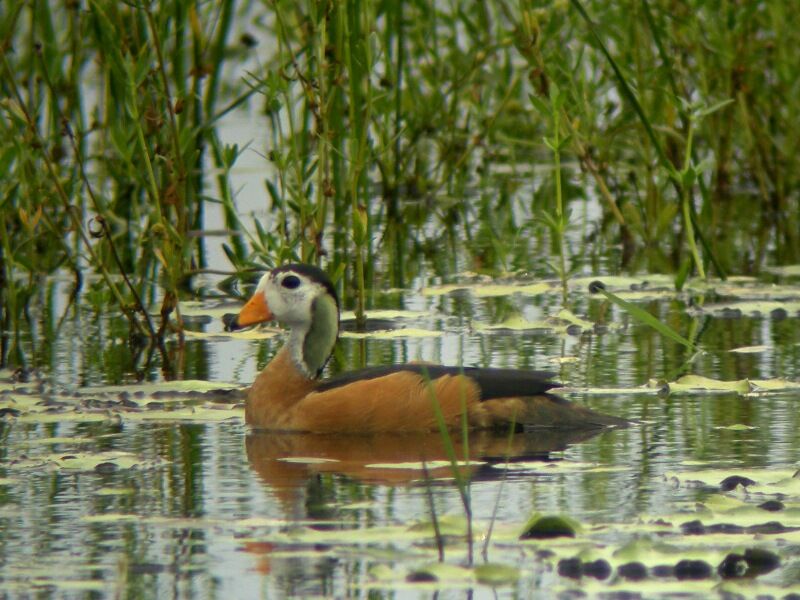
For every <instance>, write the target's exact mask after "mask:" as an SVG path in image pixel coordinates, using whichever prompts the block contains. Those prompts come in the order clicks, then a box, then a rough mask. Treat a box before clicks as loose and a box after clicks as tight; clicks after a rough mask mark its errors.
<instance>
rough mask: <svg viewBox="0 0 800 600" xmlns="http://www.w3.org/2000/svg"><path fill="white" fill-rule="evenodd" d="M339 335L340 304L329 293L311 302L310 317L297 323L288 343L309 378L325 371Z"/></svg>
mask: <svg viewBox="0 0 800 600" xmlns="http://www.w3.org/2000/svg"><path fill="white" fill-rule="evenodd" d="M338 335H339V308H338V306H336V301H335V300H334V299H333V298H331V297H330V296H320V297H319V298H317V299H315V300H314V302H313V303H312V304H311V318H310V319H309V320H308V321H307V322H305V323H302V324H294V325H293V326H292V329H291V332H290V333H289V341H288V342H287V344H286V345H287V347H288V349H289V354H290V356H291V357H292V361H293V362H294V364H295V366H296V367H297V369H298V370H299V371H300V372H301V373H302V374H303V375H305V376H306V377H308V378H309V379H316V378H317V377H319V376H320V374H321V373H322V369H323V368H324V367H325V363H327V362H328V359H329V358H330V356H331V353H333V347H334V345H336V338H337V337H338Z"/></svg>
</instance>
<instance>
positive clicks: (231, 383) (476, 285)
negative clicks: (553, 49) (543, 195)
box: [0, 274, 800, 598]
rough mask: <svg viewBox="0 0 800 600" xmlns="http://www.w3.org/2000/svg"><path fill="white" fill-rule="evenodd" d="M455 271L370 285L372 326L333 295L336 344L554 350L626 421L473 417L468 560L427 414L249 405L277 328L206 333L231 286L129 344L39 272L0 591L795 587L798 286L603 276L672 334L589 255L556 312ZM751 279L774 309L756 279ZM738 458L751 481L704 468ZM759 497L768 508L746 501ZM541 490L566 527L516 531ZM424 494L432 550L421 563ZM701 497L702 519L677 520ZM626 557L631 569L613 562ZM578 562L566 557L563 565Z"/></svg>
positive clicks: (17, 398) (9, 457)
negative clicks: (272, 422)
mask: <svg viewBox="0 0 800 600" xmlns="http://www.w3.org/2000/svg"><path fill="white" fill-rule="evenodd" d="M450 280H451V282H458V283H460V287H459V286H449V287H443V286H441V285H440V283H441V282H440V281H439V280H438V279H435V278H425V277H420V278H419V279H417V280H414V281H413V282H412V283H411V284H410V285H409V287H408V289H405V290H402V291H396V290H392V291H389V292H386V293H380V292H375V293H374V297H373V301H374V304H375V306H378V307H381V309H382V310H383V311H384V312H380V311H378V312H375V311H373V312H372V313H371V315H372V316H371V318H372V319H373V320H372V325H373V327H371V328H370V329H372V330H374V329H376V328H378V329H380V328H382V327H387V326H391V329H389V330H385V331H372V332H371V333H370V334H369V335H367V336H362V335H359V334H356V333H353V332H352V331H351V330H352V329H353V327H352V326H351V322H352V321H350V320H348V318H351V317H348V315H345V320H344V321H343V325H344V329H345V331H344V333H343V335H342V338H341V340H340V342H339V348H338V351H337V354H336V357H335V359H334V361H333V364H332V366H331V367H330V368H331V370H332V371H338V370H344V369H349V368H354V367H358V366H361V365H363V364H389V363H398V362H402V361H408V360H417V359H422V360H430V361H437V362H444V363H449V364H464V365H479V366H504V367H506V366H508V367H519V368H537V369H551V370H553V371H555V372H557V373H558V377H559V378H560V380H561V381H562V382H563V384H564V386H565V389H564V394H565V395H566V396H568V397H569V398H570V399H571V400H573V401H575V402H581V403H586V404H587V405H589V406H591V407H593V408H596V409H598V410H601V411H603V412H607V413H610V414H614V415H618V416H621V417H625V418H627V419H630V420H632V421H634V422H635V423H634V424H633V425H632V426H631V427H629V428H627V429H620V430H611V431H605V432H602V433H600V434H598V435H594V436H587V435H575V434H572V435H566V434H564V435H558V434H546V435H545V434H542V433H536V434H527V435H525V434H518V435H516V436H514V438H513V439H511V440H509V438H508V436H499V437H498V436H491V435H488V434H477V433H476V434H474V435H473V436H472V438H471V439H470V443H469V451H468V454H469V457H470V459H471V460H472V462H471V463H470V464H469V466H468V467H465V469H468V471H469V473H470V480H471V483H470V485H469V496H470V499H471V507H472V537H473V540H472V545H473V554H474V557H473V562H474V565H476V567H475V568H467V563H468V550H467V548H468V541H467V540H468V536H467V528H466V517H465V509H464V505H463V503H462V500H461V496H460V494H459V490H458V487H457V486H456V485H455V483H453V480H452V478H451V476H452V470H451V467H450V466H449V465H448V463H447V460H446V455H445V453H444V452H443V450H442V441H441V439H440V437H439V436H438V435H430V436H377V437H357V436H356V437H353V436H349V437H348V436H344V437H336V436H312V435H277V434H265V433H254V432H251V431H248V429H247V428H246V427H245V425H244V423H243V411H242V402H243V396H242V391H241V388H242V387H243V386H245V385H247V384H248V383H249V382H250V381H251V380H252V379H253V378H254V376H255V375H256V373H257V372H258V369H259V368H261V367H262V366H263V365H264V364H265V363H266V362H267V361H268V360H269V358H270V357H271V356H272V355H273V354H274V353H275V352H276V350H277V349H278V348H279V347H280V345H281V343H282V341H281V337H280V336H279V335H277V333H278V332H277V330H276V329H274V328H267V329H262V330H258V331H256V332H253V333H250V334H248V333H244V334H235V335H234V334H226V333H225V332H224V331H223V327H222V324H221V315H222V314H224V313H225V312H235V311H236V310H237V305H236V304H234V303H232V302H231V301H220V300H209V301H203V302H196V303H187V304H186V306H185V315H186V319H187V323H188V327H189V328H190V329H191V330H192V332H190V333H187V336H186V341H185V343H184V345H183V347H182V348H181V347H179V345H178V343H177V341H171V342H169V343H168V344H167V346H166V347H165V348H164V349H163V351H162V352H158V351H156V352H155V353H153V354H148V353H147V352H142V353H136V352H133V351H131V349H130V348H129V347H128V346H127V345H126V343H125V338H126V333H127V332H126V328H125V324H124V323H123V322H122V319H121V318H118V317H116V316H113V317H111V316H105V315H102V314H99V313H97V312H96V311H94V310H93V309H91V308H90V306H89V305H88V304H87V303H86V302H83V301H79V302H78V304H77V305H73V306H71V307H67V304H66V301H65V297H66V292H67V290H68V285H67V283H66V282H63V281H57V280H56V281H48V282H45V283H43V287H42V290H43V291H42V295H43V297H42V299H41V302H40V303H39V306H42V307H45V308H44V309H42V310H43V311H44V312H43V314H40V315H38V317H37V319H35V321H36V322H37V323H39V325H40V326H41V327H42V329H41V330H38V331H33V332H30V333H29V335H28V337H27V338H26V339H25V340H24V345H25V347H26V348H27V349H28V351H29V352H30V356H31V357H32V360H31V362H32V363H33V364H35V366H36V367H37V368H36V369H34V370H32V371H30V372H27V373H20V372H17V373H12V372H2V373H0V411H2V415H3V416H2V419H3V420H2V421H1V422H0V436H2V445H1V446H0V452H2V455H1V458H2V462H0V523H2V528H0V564H2V565H3V568H2V575H0V591H1V592H2V595H3V596H6V597H34V596H35V597H76V598H77V597H99V598H104V597H123V596H124V597H144V598H149V597H152V598H163V597H176V598H188V597H219V598H234V597H235V598H254V597H255V598H260V597H263V598H274V597H284V596H302V597H308V596H326V597H343V596H357V597H362V596H368V595H369V596H370V597H390V596H391V597H402V598H405V597H409V598H417V597H428V596H430V595H431V594H433V593H435V592H436V591H437V590H438V591H439V595H440V596H442V597H462V596H463V595H464V594H467V593H469V594H472V595H473V596H475V597H494V596H501V597H516V596H522V597H537V598H538V597H550V596H552V597H575V594H588V595H589V596H595V595H597V596H602V597H609V596H608V594H619V597H623V595H624V594H625V593H633V594H638V595H643V596H646V597H652V596H658V595H661V596H673V595H680V594H686V593H688V594H692V595H694V596H696V597H706V596H708V595H710V594H724V593H730V594H734V596H735V595H738V594H743V595H745V596H749V595H751V594H755V593H761V594H766V595H768V596H773V597H784V596H786V595H787V594H790V593H797V592H800V585H799V584H798V577H797V573H798V567H800V564H798V562H797V552H798V550H797V549H798V548H800V535H798V533H797V531H796V529H795V528H796V527H798V526H800V510H799V509H800V498H799V497H798V496H800V480H798V479H796V478H793V474H794V472H795V471H796V469H797V464H798V460H800V439H798V435H797V430H798V420H799V417H798V411H797V409H796V406H797V400H798V393H800V392H798V390H797V389H796V388H795V389H794V391H793V385H792V383H791V382H792V381H798V380H800V372H798V370H799V369H800V362H799V361H798V350H799V349H800V339H798V338H799V337H800V335H799V334H798V327H797V313H796V310H795V309H793V308H792V298H800V286H794V285H793V284H792V283H791V281H785V282H780V287H776V286H775V285H767V284H766V283H764V282H763V281H762V282H758V281H755V280H744V279H738V280H736V281H734V282H712V283H710V284H703V285H700V284H698V283H692V284H691V285H690V286H689V288H688V289H687V291H685V292H683V293H680V294H678V293H676V292H675V291H674V290H673V289H672V287H671V286H670V285H667V284H666V282H667V281H668V280H665V279H660V278H659V277H657V276H650V277H647V276H643V277H639V278H606V281H607V284H608V286H609V289H612V290H614V291H617V292H619V293H620V294H621V295H623V296H624V295H625V294H628V296H629V298H630V299H631V300H632V301H635V302H636V303H637V304H638V305H639V306H642V307H644V308H647V309H648V310H649V311H651V312H652V313H653V314H655V315H657V316H658V317H659V318H660V319H661V320H662V321H664V322H666V323H669V324H670V325H671V326H672V327H673V328H675V329H676V330H678V331H679V332H681V333H683V334H687V333H688V332H694V335H695V336H697V339H698V340H699V342H700V344H701V346H702V350H701V352H700V353H699V354H697V355H695V356H692V355H690V354H689V353H687V351H686V350H685V348H683V347H682V346H680V345H679V344H677V343H675V342H672V341H670V340H667V339H665V338H663V337H661V336H660V335H659V334H657V333H655V332H654V331H652V330H651V329H649V328H648V327H646V326H644V325H641V324H638V323H637V322H636V321H633V320H632V319H631V318H630V317H629V316H628V315H627V314H626V313H625V312H623V311H620V310H619V309H616V308H614V307H612V306H610V305H609V304H607V303H606V301H604V300H603V299H601V298H597V297H594V296H589V295H588V294H587V293H586V291H585V290H586V286H587V284H588V281H589V280H588V279H587V280H579V279H573V280H572V282H571V294H570V301H571V306H570V307H571V310H572V312H573V313H574V314H575V315H579V316H580V317H581V319H584V321H580V324H577V325H576V324H575V323H574V322H573V323H572V324H571V326H570V327H567V325H568V323H569V321H568V318H569V317H568V316H567V315H563V314H562V315H561V317H562V318H561V319H557V318H555V317H556V315H557V314H558V313H559V311H560V309H561V301H560V289H559V286H558V285H557V284H556V282H549V283H550V286H549V287H547V286H546V289H544V290H542V289H539V288H538V287H537V288H532V287H530V286H529V285H528V284H531V283H533V280H532V278H530V277H524V276H523V277H520V278H515V279H513V280H511V281H503V282H502V283H504V284H510V285H511V286H520V287H518V288H516V289H515V288H514V287H511V288H509V287H508V285H506V286H505V287H500V286H497V285H495V284H496V283H498V282H494V281H490V280H486V279H483V278H478V279H476V278H475V277H473V276H467V275H463V274H462V275H459V274H453V276H452V277H451V278H450ZM537 281H541V280H537ZM645 281H647V283H646V282H645ZM776 290H778V291H779V293H777V294H776V293H775V292H776ZM765 295H767V296H770V297H776V296H777V297H780V298H781V299H782V302H783V306H785V309H783V310H775V309H774V307H772V308H770V307H771V305H767V306H765V305H759V304H757V302H758V301H761V300H762V299H763V297H764V296H765ZM712 300H713V301H712ZM723 301H724V302H725V305H724V306H723V304H722V302H723ZM795 301H796V300H795ZM47 307H49V308H47ZM389 309H392V311H393V312H386V311H388V310H389ZM770 310H772V312H769V311H770ZM737 311H738V312H737ZM62 315H66V316H64V317H63V319H61V320H60V321H59V317H60V316H62ZM547 318H550V320H549V321H548V322H547V324H542V323H540V321H542V320H544V319H547ZM57 327H58V328H60V329H58V335H55V334H54V331H55V330H56V328H57ZM387 331H388V332H389V333H387ZM733 350H739V351H736V352H734V351H733ZM688 373H694V374H698V375H702V376H704V377H708V378H714V379H717V380H725V381H733V380H745V379H747V380H748V382H750V383H748V382H744V381H742V384H743V385H744V386H745V387H744V388H740V389H739V390H738V391H734V392H731V391H719V390H714V389H707V388H708V385H707V382H706V384H705V389H704V388H703V386H702V385H700V384H698V383H697V382H695V383H692V382H691V381H688V380H683V382H684V385H683V386H681V385H679V383H680V382H679V383H676V382H677V381H678V380H679V378H680V377H681V376H682V375H685V374H688ZM170 374H178V375H179V376H180V378H179V379H184V380H188V381H186V382H181V381H173V382H170V381H167V380H168V379H169V375H170ZM136 381H141V382H143V383H140V384H135V383H134V382H136ZM148 382H150V383H148ZM752 382H758V384H756V383H752ZM711 387H712V388H713V387H715V385H714V384H712V385H711ZM773 387H774V388H777V389H772V388H773ZM456 446H457V449H458V451H459V455H461V454H462V453H465V451H464V449H463V446H462V445H461V444H460V442H459V440H456ZM422 460H424V461H426V466H427V471H428V472H427V477H426V474H425V472H424V471H423V470H422V468H421V465H420V461H422ZM732 475H733V476H741V477H747V478H749V479H751V480H753V481H754V482H755V483H752V484H747V485H738V486H736V485H735V482H734V485H733V488H732V489H731V490H729V491H723V490H722V489H721V488H720V482H721V481H722V480H724V479H725V478H727V477H729V476H732ZM741 481H744V483H746V481H745V480H740V482H741ZM768 501H769V502H773V503H775V502H778V503H780V506H778V505H769V504H768V505H767V506H769V507H771V508H776V507H778V508H780V510H777V511H773V510H767V509H766V508H760V506H763V505H764V503H765V502H768ZM535 513H542V514H545V515H563V516H565V517H568V518H569V519H572V520H574V521H575V522H577V523H578V526H579V527H578V530H577V532H576V535H575V536H574V537H558V538H554V539H523V540H521V539H520V534H521V533H522V532H523V531H524V530H525V526H526V522H527V521H528V519H529V518H530V517H531V516H532V515H534V514H535ZM432 515H435V516H436V520H437V523H438V524H439V527H440V528H441V530H442V532H443V536H444V538H443V539H444V542H445V543H444V559H445V560H444V564H445V565H446V566H447V567H449V569H443V568H442V567H441V565H437V558H438V552H437V546H436V543H435V539H436V536H435V535H434V534H433V530H432V525H431V523H432ZM698 521H699V522H700V525H699V527H700V528H706V529H704V530H703V529H701V531H699V532H698V531H697V530H696V529H697V527H698V525H696V524H695V525H694V526H693V525H691V523H692V522H698ZM687 523H688V524H690V525H687ZM770 523H772V524H773V528H772V529H770V526H768V525H765V524H770ZM776 523H777V524H778V525H779V527H778V525H775V524H776ZM692 527H694V529H692ZM490 530H491V533H489V531H490ZM487 538H488V542H487V541H486V540H487ZM484 545H485V557H484V552H483V550H484ZM745 550H750V551H754V550H766V551H767V552H768V553H775V555H776V556H778V557H779V560H780V566H779V567H778V568H776V569H772V570H770V571H769V572H765V573H764V574H763V575H760V576H759V577H757V578H743V579H742V578H733V579H723V578H722V577H721V576H720V575H719V574H718V573H717V567H718V565H719V564H720V563H722V562H723V560H724V559H725V557H726V556H727V555H729V554H731V553H738V554H740V555H741V554H742V553H743V552H744V551H745ZM576 559H577V563H576V562H575V561H576ZM597 560H600V561H605V564H606V565H607V566H608V573H605V572H604V571H603V569H604V568H605V566H604V563H603V562H600V563H595V562H594V561H597ZM687 560H699V561H702V563H697V564H700V565H701V566H700V567H694V568H695V569H699V570H700V575H699V578H697V579H693V578H691V577H689V578H687V576H686V574H685V573H683V572H681V571H680V568H678V571H677V572H676V565H678V564H679V563H681V561H687ZM570 561H572V562H570ZM487 563H488V564H491V565H501V566H502V568H497V569H496V570H492V569H489V568H486V567H481V565H485V564H487ZM631 563H633V564H642V565H644V567H645V569H646V572H647V576H646V577H645V578H644V579H637V578H631V577H626V576H623V574H624V573H627V571H625V568H626V567H625V565H629V564H631ZM575 564H578V565H584V566H582V567H579V570H580V569H583V574H582V576H580V573H578V574H576V573H575V572H574V569H573V571H572V572H570V570H569V568H570V565H572V566H573V567H574V565H575ZM683 564H684V570H685V569H686V564H687V563H683ZM692 564H694V563H692ZM743 564H744V563H743ZM748 564H749V563H748ZM586 565H595V567H594V569H595V571H597V569H599V571H598V572H595V571H593V570H592V567H587V566H586ZM597 565H600V566H597ZM702 565H708V566H710V569H711V571H710V572H709V573H704V572H703V571H702V569H703V567H702ZM690 566H691V565H690ZM621 567H622V568H621ZM659 568H661V569H662V570H661V571H659V570H658V569H659ZM664 569H666V571H664ZM670 569H671V570H670ZM676 573H677V574H676ZM751 574H752V573H751ZM570 575H571V576H570ZM689 575H692V576H694V575H697V573H696V572H694V571H692V570H691V568H690V570H689ZM578 590H582V591H580V592H578Z"/></svg>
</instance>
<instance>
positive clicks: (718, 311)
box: [693, 300, 800, 317]
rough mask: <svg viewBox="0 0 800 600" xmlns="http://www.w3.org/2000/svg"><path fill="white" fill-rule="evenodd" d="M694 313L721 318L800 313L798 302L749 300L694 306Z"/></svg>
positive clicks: (799, 302)
mask: <svg viewBox="0 0 800 600" xmlns="http://www.w3.org/2000/svg"><path fill="white" fill-rule="evenodd" d="M693 310H694V311H696V312H699V313H702V314H710V315H714V316H723V317H741V316H751V315H756V316H787V317H795V316H797V314H798V313H800V301H796V300H791V301H778V300H750V301H741V302H718V303H714V304H706V305H704V306H700V305H698V306H695V307H694V308H693Z"/></svg>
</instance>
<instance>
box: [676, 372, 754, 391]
mask: <svg viewBox="0 0 800 600" xmlns="http://www.w3.org/2000/svg"><path fill="white" fill-rule="evenodd" d="M667 385H668V386H669V391H670V392H687V391H692V392H736V393H737V394H746V393H748V392H749V391H750V390H751V388H750V384H749V383H748V381H747V380H746V379H740V380H736V381H720V380H718V379H712V378H710V377H703V376H701V375H684V376H683V377H681V378H680V379H678V380H677V381H673V382H671V383H669V384H667Z"/></svg>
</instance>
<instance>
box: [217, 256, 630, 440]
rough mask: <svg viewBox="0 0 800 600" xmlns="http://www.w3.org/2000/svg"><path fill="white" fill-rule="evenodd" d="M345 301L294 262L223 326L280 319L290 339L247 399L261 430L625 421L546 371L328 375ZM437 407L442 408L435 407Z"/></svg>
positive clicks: (389, 370) (372, 430)
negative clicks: (579, 399) (566, 391)
mask: <svg viewBox="0 0 800 600" xmlns="http://www.w3.org/2000/svg"><path fill="white" fill-rule="evenodd" d="M339 320H340V306H339V297H338V295H337V293H336V289H335V288H334V285H333V283H332V281H331V279H330V278H329V277H328V275H327V274H326V273H325V271H323V270H322V269H320V268H319V267H316V266H314V265H310V264H303V263H290V264H285V265H282V266H278V267H276V268H273V269H272V270H270V271H269V272H267V273H266V274H264V275H263V277H261V279H260V280H259V282H258V285H257V287H256V289H255V292H254V293H253V295H252V296H251V297H250V299H249V300H248V301H247V302H246V303H245V305H244V306H243V307H242V309H241V310H240V311H239V313H238V314H237V315H235V316H234V315H231V316H230V317H229V318H228V319H227V322H226V329H228V330H238V329H241V328H244V327H250V326H254V325H257V324H260V323H264V322H269V321H277V322H278V323H279V324H280V325H281V326H283V327H286V328H288V330H289V332H288V339H287V341H286V342H285V344H284V345H283V347H282V348H281V349H280V350H279V351H278V352H277V353H276V354H275V356H274V358H272V360H271V361H270V362H269V363H268V364H267V366H266V367H265V368H264V370H263V371H262V372H261V373H260V374H259V375H258V376H257V377H256V379H255V381H254V382H253V384H252V386H251V387H250V389H249V391H248V392H247V397H246V400H245V421H246V423H247V424H248V425H250V426H251V427H252V428H253V429H255V430H270V431H283V432H307V433H324V434H379V433H420V432H436V431H439V430H440V429H441V427H442V425H444V426H445V427H446V428H447V429H449V430H460V429H462V428H463V427H464V426H465V425H466V426H467V427H469V428H470V429H501V428H505V429H506V430H508V427H510V426H513V427H514V428H515V430H518V431H521V430H529V429H538V428H548V429H554V428H555V429H591V428H603V427H624V426H626V425H627V424H628V421H626V420H625V419H622V418H619V417H615V416H611V415H606V414H603V413H599V412H596V411H593V410H591V409H589V408H587V407H585V406H582V405H579V404H575V403H572V402H569V401H568V400H566V399H564V398H561V397H559V396H557V395H555V394H553V393H551V392H550V391H549V390H551V389H553V388H555V387H557V386H558V385H559V384H558V383H557V382H555V381H553V379H552V378H553V377H554V374H553V373H551V372H547V371H535V370H525V369H508V368H482V367H469V366H466V367H462V366H445V365H435V364H427V363H407V364H402V365H388V366H373V367H366V368H363V369H359V370H355V371H349V372H344V373H342V374H338V375H334V376H332V377H329V378H322V374H323V372H324V369H325V366H326V364H327V363H328V361H329V359H330V357H331V355H332V354H333V351H334V347H335V345H336V342H337V340H338V337H339ZM437 413H438V414H437Z"/></svg>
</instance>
